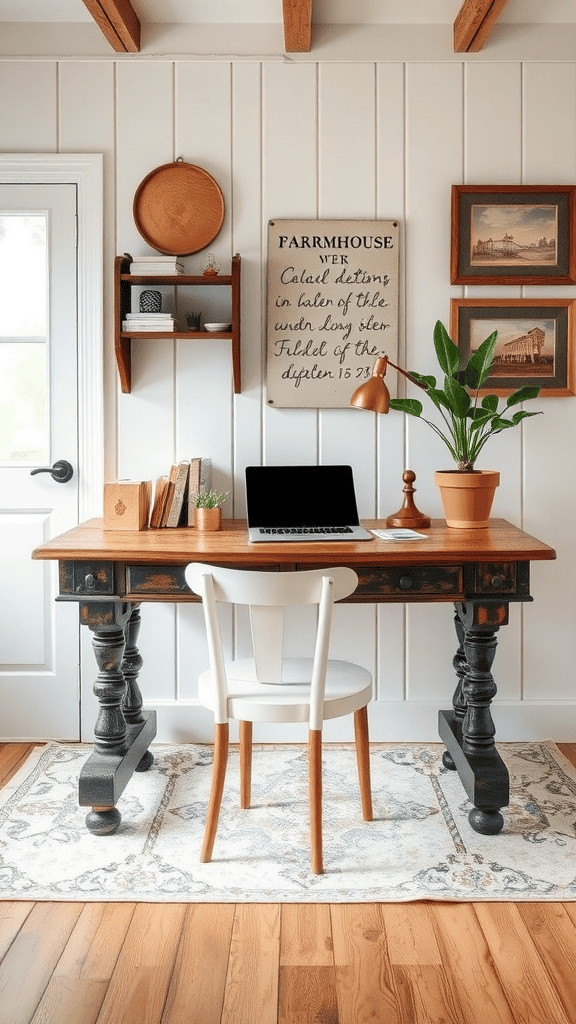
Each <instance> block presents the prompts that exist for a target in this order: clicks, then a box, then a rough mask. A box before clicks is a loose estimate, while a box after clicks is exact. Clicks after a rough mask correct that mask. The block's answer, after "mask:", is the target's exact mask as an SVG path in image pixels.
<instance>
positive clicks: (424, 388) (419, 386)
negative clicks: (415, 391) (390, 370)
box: [386, 356, 428, 391]
mask: <svg viewBox="0 0 576 1024" xmlns="http://www.w3.org/2000/svg"><path fill="white" fill-rule="evenodd" d="M386 361H387V362H388V363H389V364H390V366H393V367H394V369H395V370H397V372H398V373H401V374H402V376H403V377H406V378H407V379H408V380H409V381H410V382H411V384H415V385H416V387H417V388H422V390H423V391H428V388H427V387H426V385H425V384H422V383H421V382H420V381H419V380H416V378H415V377H413V376H412V374H411V373H408V371H407V370H403V369H402V367H401V366H396V363H393V362H392V360H391V359H388V356H386Z"/></svg>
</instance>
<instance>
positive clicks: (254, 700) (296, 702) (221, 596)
mask: <svg viewBox="0 0 576 1024" xmlns="http://www.w3.org/2000/svg"><path fill="white" fill-rule="evenodd" d="M186 582H187V584H188V586H189V587H190V589H191V590H192V591H194V593H196V594H199V595H200V596H201V597H202V603H203V608H204V616H205V620H206V630H207V634H208V649H209V656H210V669H209V670H208V671H206V672H203V673H202V674H201V676H200V679H199V699H200V702H201V703H202V704H203V705H204V707H207V708H209V709H210V710H211V711H213V713H214V721H215V734H214V763H213V773H212V786H211V791H210V800H209V804H208V814H207V819H206V828H205V832H204V844H203V847H202V853H201V856H200V860H201V861H204V862H205V861H209V860H211V857H212V848H213V846H214V840H215V838H216V830H217V827H218V815H219V811H220V803H221V800H222V791H223V788H224V777H225V773H226V762H227V758H228V721H229V719H230V718H232V719H236V720H237V721H239V722H240V806H241V807H249V806H250V780H251V761H252V723H253V722H306V721H308V723H309V747H308V749H309V776H310V836H311V848H312V871H314V872H315V873H316V874H321V873H322V871H323V861H322V722H323V721H324V720H325V719H329V718H339V717H341V716H342V715H347V714H350V713H352V712H353V713H354V732H355V740H356V757H357V763H358V775H359V780H360V794H361V801H362V813H363V817H364V820H365V821H371V820H372V794H371V787H370V767H369V748H368V714H367V704H368V702H369V701H370V700H371V697H372V676H371V674H370V672H368V671H367V670H366V669H364V668H361V667H360V666H359V665H353V664H351V663H349V662H345V661H331V660H328V648H329V643H330V627H331V621H332V605H333V602H334V601H338V600H341V599H342V598H344V597H348V595H349V594H351V593H353V591H354V590H355V589H356V586H357V584H358V577H357V576H356V573H355V572H354V571H353V569H348V568H333V569H317V570H306V571H302V572H256V571H254V572H253V571H251V570H241V569H222V568H218V567H216V566H212V565H202V564H200V563H193V564H191V565H188V566H187V568H186ZM218 602H228V603H232V604H247V605H249V606H250V622H251V628H252V643H253V652H254V658H253V659H243V660H238V661H232V662H228V663H227V664H225V662H224V655H223V652H222V644H221V641H220V631H219V628H218V617H217V610H216V605H217V603H218ZM300 604H309V605H313V604H315V605H317V606H318V626H317V634H316V645H315V651H314V657H313V658H283V653H282V639H283V635H282V634H283V616H284V607H285V606H286V605H300Z"/></svg>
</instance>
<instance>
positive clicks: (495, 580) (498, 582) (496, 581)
mask: <svg viewBox="0 0 576 1024" xmlns="http://www.w3.org/2000/svg"><path fill="white" fill-rule="evenodd" d="M491 583H492V586H493V587H494V590H497V589H498V588H499V587H501V586H502V584H503V583H504V577H503V576H493V577H492V580H491Z"/></svg>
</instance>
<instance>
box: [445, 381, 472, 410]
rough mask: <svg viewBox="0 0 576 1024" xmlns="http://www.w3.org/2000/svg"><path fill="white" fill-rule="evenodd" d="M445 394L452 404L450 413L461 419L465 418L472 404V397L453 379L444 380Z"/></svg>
mask: <svg viewBox="0 0 576 1024" xmlns="http://www.w3.org/2000/svg"><path fill="white" fill-rule="evenodd" d="M444 393H445V395H446V398H447V399H448V402H449V403H450V405H449V408H450V411H451V412H452V413H453V414H454V415H455V416H458V417H459V418H462V419H463V418H464V417H465V416H466V414H467V412H468V410H469V408H470V406H471V404H472V401H471V398H470V395H469V394H468V392H467V391H466V388H463V387H462V385H461V384H459V383H458V381H457V380H454V378H453V377H445V378H444Z"/></svg>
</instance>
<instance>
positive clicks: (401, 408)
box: [390, 398, 423, 416]
mask: <svg viewBox="0 0 576 1024" xmlns="http://www.w3.org/2000/svg"><path fill="white" fill-rule="evenodd" d="M390 408H391V409H396V410H397V412H407V413H408V415H409V416H421V415H422V408H423V406H422V402H419V401H418V399H417V398H391V399H390Z"/></svg>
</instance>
